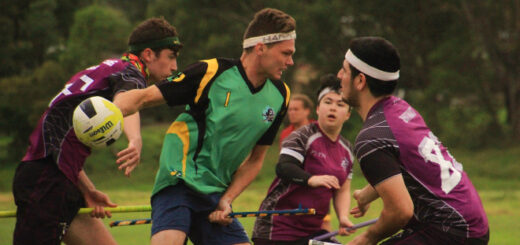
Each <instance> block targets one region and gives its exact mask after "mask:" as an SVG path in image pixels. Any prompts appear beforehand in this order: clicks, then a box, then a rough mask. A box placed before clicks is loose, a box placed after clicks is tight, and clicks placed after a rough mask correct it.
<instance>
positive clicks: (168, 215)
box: [152, 182, 249, 245]
mask: <svg viewBox="0 0 520 245" xmlns="http://www.w3.org/2000/svg"><path fill="white" fill-rule="evenodd" d="M220 196H221V194H218V193H217V194H210V195H204V194H200V193H198V192H195V191H193V190H191V189H190V188H188V187H187V186H186V185H184V184H183V183H181V182H179V183H178V184H177V185H174V186H168V187H166V188H164V189H162V190H161V191H159V192H158V193H156V194H155V195H153V196H152V221H153V222H152V236H153V235H154V234H155V233H157V232H160V231H163V230H180V231H183V232H185V233H186V234H187V236H188V237H189V238H190V240H191V241H192V242H193V244H197V245H198V244H236V243H246V242H249V238H248V237H247V234H246V232H245V231H244V227H242V224H240V222H239V221H238V220H237V219H236V218H234V219H233V223H231V224H230V225H227V226H223V225H220V224H216V223H210V222H209V220H208V216H209V214H210V213H211V212H213V211H214V210H215V208H216V207H217V204H218V202H219V200H220Z"/></svg>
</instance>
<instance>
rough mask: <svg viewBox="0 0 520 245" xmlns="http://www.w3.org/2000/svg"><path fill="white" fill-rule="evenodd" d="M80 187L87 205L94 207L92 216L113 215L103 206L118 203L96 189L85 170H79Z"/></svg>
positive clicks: (111, 205)
mask: <svg viewBox="0 0 520 245" xmlns="http://www.w3.org/2000/svg"><path fill="white" fill-rule="evenodd" d="M78 188H79V190H80V191H81V192H82V193H83V196H84V197H85V201H86V202H87V206H88V207H92V208H94V209H93V210H92V213H91V214H90V216H92V217H96V218H104V217H105V215H106V216H108V217H109V218H110V217H112V214H111V213H110V211H105V210H104V208H103V207H117V204H115V203H113V202H112V201H110V198H108V195H106V194H105V193H103V192H101V191H98V190H97V189H96V187H95V186H94V184H93V183H92V181H90V179H89V178H88V176H87V174H86V173H85V171H84V170H81V171H80V172H79V176H78Z"/></svg>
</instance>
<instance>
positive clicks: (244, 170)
mask: <svg viewBox="0 0 520 245" xmlns="http://www.w3.org/2000/svg"><path fill="white" fill-rule="evenodd" d="M268 148H269V146H268V145H256V146H255V147H254V148H253V150H252V151H251V154H250V155H249V157H248V158H247V159H246V160H245V161H244V162H243V163H242V165H240V167H239V168H238V169H237V171H236V173H235V175H234V176H233V180H232V181H231V184H230V185H229V187H228V188H227V190H226V192H225V193H224V195H222V197H221V198H220V201H219V203H218V206H217V209H216V210H215V211H213V212H212V213H211V214H210V215H209V220H210V222H214V223H219V224H222V225H228V224H231V222H232V221H233V220H232V219H231V218H227V217H226V216H227V215H228V214H229V213H231V203H232V202H233V200H235V198H236V197H237V196H238V195H240V193H242V191H244V189H245V188H246V187H247V186H248V185H249V184H250V183H251V182H252V181H253V180H254V179H255V177H256V175H258V173H259V172H260V170H261V169H262V164H263V162H264V158H265V154H266V153H267V149H268Z"/></svg>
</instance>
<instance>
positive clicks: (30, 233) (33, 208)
mask: <svg viewBox="0 0 520 245" xmlns="http://www.w3.org/2000/svg"><path fill="white" fill-rule="evenodd" d="M13 195H14V201H15V203H16V206H17V210H16V225H15V229H14V236H13V244H14V245H18V244H56V245H59V244H60V243H61V240H62V239H63V236H64V235H65V233H66V232H67V229H68V227H69V226H70V223H71V222H72V220H73V219H74V217H75V216H76V214H77V213H78V210H79V209H80V208H81V207H84V206H85V199H84V198H83V195H82V194H81V192H80V190H79V189H78V188H77V187H76V185H74V184H73V183H72V182H71V181H70V180H69V179H67V177H65V175H64V174H63V173H62V172H61V171H60V170H59V169H58V166H57V165H56V163H54V161H53V160H52V158H45V159H40V160H35V161H30V162H22V163H20V164H19V165H18V167H17V168H16V172H15V175H14V179H13Z"/></svg>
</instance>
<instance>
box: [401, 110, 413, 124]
mask: <svg viewBox="0 0 520 245" xmlns="http://www.w3.org/2000/svg"><path fill="white" fill-rule="evenodd" d="M416 115H417V114H416V113H415V111H414V110H413V109H412V107H408V109H406V111H405V112H403V114H401V115H400V116H399V118H400V119H401V120H403V121H404V122H405V123H409V122H410V121H411V120H412V119H413V118H414V117H415V116H416Z"/></svg>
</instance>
